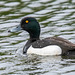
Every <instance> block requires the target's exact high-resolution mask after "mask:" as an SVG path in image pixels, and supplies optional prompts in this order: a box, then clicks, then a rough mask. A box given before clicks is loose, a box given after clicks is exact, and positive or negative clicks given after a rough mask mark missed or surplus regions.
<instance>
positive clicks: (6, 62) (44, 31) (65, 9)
mask: <svg viewBox="0 0 75 75" xmlns="http://www.w3.org/2000/svg"><path fill="white" fill-rule="evenodd" d="M24 16H31V17H35V18H36V19H37V20H38V21H39V23H40V25H41V38H45V37H49V36H60V37H63V38H65V39H68V40H70V41H71V42H73V43H75V41H74V39H75V35H74V34H75V23H74V21H75V0H13V1H11V0H6V1H5V0H4V1H3V0H0V75H60V74H62V75H71V74H72V75H74V74H75V57H68V56H67V57H66V56H64V57H61V56H38V55H23V54H22V48H23V47H24V45H25V42H26V41H27V39H28V37H29V35H28V33H26V32H24V31H23V32H18V33H8V32H7V31H8V29H10V28H12V27H15V26H17V25H18V24H19V23H20V20H21V19H22V18H23V17H24ZM21 47H22V48H21ZM19 50H20V51H21V52H20V51H19ZM9 68H10V69H9Z"/></svg>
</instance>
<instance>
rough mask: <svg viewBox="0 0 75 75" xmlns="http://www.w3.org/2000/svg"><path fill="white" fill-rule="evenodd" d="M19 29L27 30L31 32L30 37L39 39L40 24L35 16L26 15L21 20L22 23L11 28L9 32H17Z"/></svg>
mask: <svg viewBox="0 0 75 75" xmlns="http://www.w3.org/2000/svg"><path fill="white" fill-rule="evenodd" d="M19 30H25V31H27V32H28V33H29V35H30V39H35V38H37V39H39V36H40V25H39V23H38V21H37V20H36V19H35V18H33V17H25V18H23V19H22V20H21V22H20V25H19V26H17V27H16V28H14V29H12V30H9V32H16V31H19Z"/></svg>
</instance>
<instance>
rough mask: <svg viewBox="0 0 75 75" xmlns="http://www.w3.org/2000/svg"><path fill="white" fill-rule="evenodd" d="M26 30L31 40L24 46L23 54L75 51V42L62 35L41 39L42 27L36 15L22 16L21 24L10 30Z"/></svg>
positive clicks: (51, 53)
mask: <svg viewBox="0 0 75 75" xmlns="http://www.w3.org/2000/svg"><path fill="white" fill-rule="evenodd" d="M20 30H25V31H26V32H28V33H29V40H28V41H27V42H26V44H25V46H24V48H23V54H37V55H68V54H70V53H75V44H73V43H71V42H70V41H68V40H66V39H64V38H61V37H55V36H54V37H47V38H45V39H40V31H41V27H40V24H39V22H38V21H37V20H36V19H35V18H34V17H24V18H22V20H21V22H20V24H19V25H18V26H17V27H15V28H12V29H10V30H9V31H8V32H17V31H20Z"/></svg>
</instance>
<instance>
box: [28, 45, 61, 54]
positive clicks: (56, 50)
mask: <svg viewBox="0 0 75 75" xmlns="http://www.w3.org/2000/svg"><path fill="white" fill-rule="evenodd" d="M27 53H30V54H37V55H60V54H61V53H62V49H61V48H60V47H59V46H57V45H50V46H46V47H44V48H33V47H32V46H30V47H29V49H28V50H27Z"/></svg>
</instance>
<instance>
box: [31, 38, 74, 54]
mask: <svg viewBox="0 0 75 75" xmlns="http://www.w3.org/2000/svg"><path fill="white" fill-rule="evenodd" d="M49 45H58V46H60V47H61V49H62V52H63V54H64V53H66V52H67V51H70V50H75V44H73V43H71V42H69V41H68V40H66V39H63V38H61V37H49V38H45V39H43V40H38V41H36V42H34V43H33V44H32V46H33V47H35V48H43V47H45V46H49Z"/></svg>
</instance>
